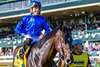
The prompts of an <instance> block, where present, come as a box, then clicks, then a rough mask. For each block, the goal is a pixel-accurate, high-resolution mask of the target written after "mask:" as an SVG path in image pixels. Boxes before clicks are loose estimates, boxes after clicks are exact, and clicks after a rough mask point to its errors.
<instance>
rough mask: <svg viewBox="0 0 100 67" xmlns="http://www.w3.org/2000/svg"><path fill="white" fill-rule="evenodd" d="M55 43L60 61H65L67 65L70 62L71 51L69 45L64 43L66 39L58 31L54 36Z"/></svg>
mask: <svg viewBox="0 0 100 67" xmlns="http://www.w3.org/2000/svg"><path fill="white" fill-rule="evenodd" d="M56 39H57V43H56V45H55V47H56V49H57V51H58V52H59V53H60V55H61V59H63V60H64V61H65V64H67V65H68V64H69V63H70V62H71V51H70V46H69V43H67V42H65V41H66V37H65V35H64V33H63V32H62V31H61V30H58V32H57V34H56Z"/></svg>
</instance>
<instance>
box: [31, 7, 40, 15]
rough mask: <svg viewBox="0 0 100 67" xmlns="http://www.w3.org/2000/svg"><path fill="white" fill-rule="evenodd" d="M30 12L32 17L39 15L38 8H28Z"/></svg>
mask: <svg viewBox="0 0 100 67" xmlns="http://www.w3.org/2000/svg"><path fill="white" fill-rule="evenodd" d="M30 12H31V13H33V14H34V15H40V8H39V7H32V8H30Z"/></svg>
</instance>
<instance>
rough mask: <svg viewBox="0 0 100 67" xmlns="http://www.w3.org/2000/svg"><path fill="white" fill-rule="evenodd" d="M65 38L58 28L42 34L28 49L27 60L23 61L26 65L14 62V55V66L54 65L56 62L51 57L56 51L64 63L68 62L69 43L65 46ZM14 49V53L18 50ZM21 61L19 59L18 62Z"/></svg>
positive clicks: (46, 66)
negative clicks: (44, 34)
mask: <svg viewBox="0 0 100 67" xmlns="http://www.w3.org/2000/svg"><path fill="white" fill-rule="evenodd" d="M65 39H66V37H65V35H64V33H63V32H62V31H61V30H60V29H59V28H55V29H54V30H53V31H52V32H50V33H49V34H48V35H46V36H44V37H43V38H42V39H41V40H40V41H39V42H37V43H36V44H34V46H33V47H32V49H31V50H30V53H29V55H28V58H27V60H26V61H25V63H24V64H26V65H24V66H23V65H22V66H19V65H18V64H16V57H17V56H16V55H15V56H14V67H54V65H55V66H56V64H55V62H54V61H53V59H54V57H55V56H56V54H57V52H59V53H60V54H61V56H62V58H63V59H64V60H65V62H66V64H68V63H69V62H70V60H71V54H70V48H69V45H67V46H68V47H65V45H66V44H65ZM15 51H16V53H17V52H18V50H15ZM65 52H66V53H65ZM23 62H24V61H23ZM23 62H20V61H19V63H23ZM17 63H18V60H17Z"/></svg>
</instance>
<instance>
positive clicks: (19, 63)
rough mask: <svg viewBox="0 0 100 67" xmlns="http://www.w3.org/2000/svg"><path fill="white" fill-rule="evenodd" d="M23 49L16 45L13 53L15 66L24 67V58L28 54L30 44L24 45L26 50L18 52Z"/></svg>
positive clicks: (25, 58)
mask: <svg viewBox="0 0 100 67" xmlns="http://www.w3.org/2000/svg"><path fill="white" fill-rule="evenodd" d="M22 50H23V46H22V45H21V46H19V47H17V49H16V52H17V53H14V54H15V59H16V60H15V64H14V65H16V67H17V66H18V67H26V62H27V61H26V60H27V58H28V55H29V52H30V50H31V46H26V50H25V51H24V52H23V53H22V54H21V53H20V52H22Z"/></svg>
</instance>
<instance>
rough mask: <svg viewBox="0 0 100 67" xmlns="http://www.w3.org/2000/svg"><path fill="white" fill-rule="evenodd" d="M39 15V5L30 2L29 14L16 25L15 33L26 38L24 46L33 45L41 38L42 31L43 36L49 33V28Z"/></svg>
mask: <svg viewBox="0 0 100 67" xmlns="http://www.w3.org/2000/svg"><path fill="white" fill-rule="evenodd" d="M40 14H41V3H40V2H38V1H34V0H32V1H31V3H30V14H29V15H27V16H25V17H23V18H22V20H21V21H20V22H19V23H18V24H17V26H16V28H15V32H16V33H17V34H18V35H20V36H24V37H26V40H25V42H24V45H26V44H28V45H33V44H32V43H35V42H37V41H39V40H40V39H41V38H43V36H44V34H42V30H45V35H46V34H48V33H49V32H50V27H49V25H48V24H47V22H46V19H45V18H44V17H43V16H41V15H40Z"/></svg>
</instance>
